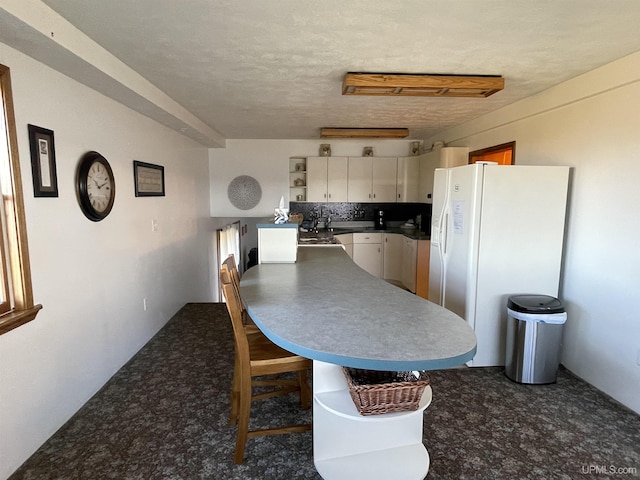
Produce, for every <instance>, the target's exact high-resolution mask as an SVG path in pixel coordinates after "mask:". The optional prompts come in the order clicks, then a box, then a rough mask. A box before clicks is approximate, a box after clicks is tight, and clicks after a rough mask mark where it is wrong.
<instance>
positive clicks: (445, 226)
mask: <svg viewBox="0 0 640 480" xmlns="http://www.w3.org/2000/svg"><path fill="white" fill-rule="evenodd" d="M440 237H441V238H440V245H441V247H440V248H441V250H442V254H443V255H446V254H447V243H448V240H449V212H445V214H444V217H443V221H442V228H441V229H440Z"/></svg>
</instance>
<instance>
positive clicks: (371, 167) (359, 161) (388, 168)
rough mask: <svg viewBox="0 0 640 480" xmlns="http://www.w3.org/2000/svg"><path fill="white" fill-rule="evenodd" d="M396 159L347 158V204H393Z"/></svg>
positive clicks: (394, 199) (396, 167) (396, 168)
mask: <svg viewBox="0 0 640 480" xmlns="http://www.w3.org/2000/svg"><path fill="white" fill-rule="evenodd" d="M397 170H398V159H397V158H396V157H349V182H348V192H347V193H348V195H347V196H348V200H347V201H349V202H360V203H362V202H395V201H396V177H397Z"/></svg>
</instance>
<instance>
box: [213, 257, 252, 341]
mask: <svg viewBox="0 0 640 480" xmlns="http://www.w3.org/2000/svg"><path fill="white" fill-rule="evenodd" d="M221 268H227V269H228V271H229V275H230V278H231V281H232V282H233V285H234V287H235V289H236V291H237V293H238V298H240V273H239V272H238V267H237V266H236V259H235V256H234V255H233V253H230V254H229V256H228V257H227V258H225V259H224V261H223V262H222V267H221ZM220 285H222V279H221V280H220ZM221 288H222V287H221ZM240 306H241V309H242V323H243V324H244V326H245V330H246V331H247V333H253V332H257V331H259V329H258V327H257V326H256V324H255V322H254V321H253V319H252V318H251V316H250V315H249V312H247V308H246V307H245V305H244V302H243V301H242V298H240Z"/></svg>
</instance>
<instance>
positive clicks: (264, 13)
mask: <svg viewBox="0 0 640 480" xmlns="http://www.w3.org/2000/svg"><path fill="white" fill-rule="evenodd" d="M43 3H45V4H46V5H48V6H49V7H51V8H52V9H53V10H55V11H56V12H58V13H59V14H60V15H61V16H62V17H64V18H66V19H67V20H68V21H69V22H70V23H72V24H73V25H75V26H76V27H77V28H78V29H79V30H81V31H82V32H84V33H85V34H86V35H87V36H89V37H91V38H92V39H93V40H95V41H96V42H97V43H98V44H100V45H101V46H102V47H104V48H105V49H106V50H108V51H109V52H111V53H112V54H113V55H114V56H115V57H117V58H119V59H120V60H122V61H123V62H124V63H125V64H127V65H128V66H129V67H131V68H132V69H133V70H135V71H137V72H138V73H139V74H141V75H142V76H143V77H145V78H146V79H147V80H149V81H150V82H151V83H152V84H154V85H155V86H157V87H158V88H160V89H161V90H162V91H164V92H165V93H166V94H167V95H168V96H169V97H171V98H172V99H173V100H175V101H176V102H178V103H179V104H181V105H182V106H184V107H185V108H186V109H187V110H188V111H190V112H191V113H192V114H193V115H195V116H196V117H198V118H199V119H200V120H202V121H203V122H204V123H206V124H207V125H208V126H209V127H211V128H212V129H213V130H215V131H217V132H218V133H219V134H221V135H222V136H223V137H225V138H228V139H247V138H253V139H261V138H267V139H283V138H288V139H294V138H318V136H319V129H320V128H321V127H324V126H344V127H407V128H409V129H410V130H411V135H410V137H411V138H428V137H430V136H432V135H435V134H437V133H438V131H439V130H441V129H444V128H447V127H450V126H453V125H458V124H460V123H462V122H464V121H466V120H469V119H472V118H475V117H478V116H480V115H482V114H483V113H486V112H489V111H492V110H495V109H497V108H500V107H502V106H504V105H507V104H510V103H513V102H514V101H516V100H519V99H521V98H524V97H527V96H530V95H533V94H535V93H537V92H540V91H542V90H544V89H546V88H548V87H551V86H553V85H555V84H558V83H560V82H562V81H564V80H567V79H569V78H572V77H575V76H577V75H579V74H581V73H584V72H586V71H588V70H591V69H593V68H595V67H598V66H600V65H603V64H605V63H608V62H610V61H613V60H615V59H618V58H620V57H623V56H625V55H628V54H630V53H632V52H635V51H638V50H640V35H639V34H638V25H639V24H640V1H637V0H611V1H608V2H602V1H601V0H539V1H530V0H486V1H480V0H456V1H452V0H403V1H400V0H388V1H372V0H361V1H353V0H347V1H345V0H339V1H338V0H314V1H307V0H273V1H266V0H226V1H222V0H186V1H177V0H135V1H132V0H108V1H105V0H43ZM347 71H361V72H403V73H440V74H445V73H446V74H478V75H482V74H492V75H502V76H504V77H505V80H506V87H505V89H504V90H503V91H502V92H499V93H497V94H495V95H493V96H491V97H489V98H487V99H454V98H435V99H434V98H410V97H398V98H388V97H367V96H342V95H341V83H342V78H343V76H344V74H345V73H346V72H347Z"/></svg>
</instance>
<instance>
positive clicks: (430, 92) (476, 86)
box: [342, 72, 504, 98]
mask: <svg viewBox="0 0 640 480" xmlns="http://www.w3.org/2000/svg"><path fill="white" fill-rule="evenodd" d="M503 88H504V78H502V77H501V76H500V75H433V74H405V73H356V72H348V73H347V74H345V76H344V81H343V83H342V94H343V95H379V96H380V95H382V96H384V95H387V96H413V97H471V98H485V97H488V96H489V95H493V94H494V93H496V92H499V91H500V90H502V89H503Z"/></svg>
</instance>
